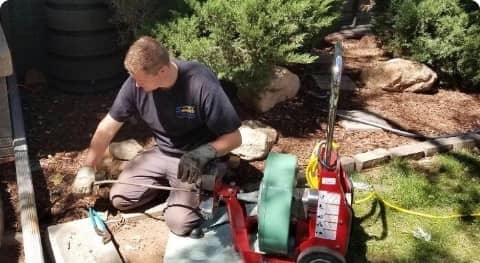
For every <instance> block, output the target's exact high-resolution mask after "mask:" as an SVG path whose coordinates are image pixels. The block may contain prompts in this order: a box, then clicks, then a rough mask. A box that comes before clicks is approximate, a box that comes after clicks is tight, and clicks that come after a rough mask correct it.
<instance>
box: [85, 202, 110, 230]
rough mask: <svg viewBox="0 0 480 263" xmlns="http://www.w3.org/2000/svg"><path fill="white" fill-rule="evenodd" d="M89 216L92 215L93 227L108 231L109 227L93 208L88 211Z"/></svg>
mask: <svg viewBox="0 0 480 263" xmlns="http://www.w3.org/2000/svg"><path fill="white" fill-rule="evenodd" d="M88 214H89V215H90V221H91V222H92V225H93V227H96V228H98V230H100V231H102V232H103V231H105V230H107V226H106V225H105V222H103V220H102V218H101V217H100V216H99V215H98V213H97V211H95V210H94V209H93V208H91V207H90V208H89V209H88Z"/></svg>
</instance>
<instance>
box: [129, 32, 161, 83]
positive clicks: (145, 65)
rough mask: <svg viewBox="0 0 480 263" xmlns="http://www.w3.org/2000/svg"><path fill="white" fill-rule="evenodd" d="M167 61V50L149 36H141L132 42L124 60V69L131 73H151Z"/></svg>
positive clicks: (154, 72)
mask: <svg viewBox="0 0 480 263" xmlns="http://www.w3.org/2000/svg"><path fill="white" fill-rule="evenodd" d="M169 63H170V56H169V54H168V50H167V49H166V48H165V47H164V46H163V45H162V44H161V43H160V42H158V41H157V40H155V39H153V38H151V37H149V36H142V37H140V38H139V39H138V40H136V41H135V42H133V44H132V45H131V46H130V48H129V49H128V51H127V55H126V56H125V60H124V65H125V69H126V70H127V71H128V72H130V73H133V74H135V73H138V72H139V71H143V72H145V73H147V74H152V75H153V74H156V73H157V72H158V70H160V68H161V67H163V66H165V65H168V64H169Z"/></svg>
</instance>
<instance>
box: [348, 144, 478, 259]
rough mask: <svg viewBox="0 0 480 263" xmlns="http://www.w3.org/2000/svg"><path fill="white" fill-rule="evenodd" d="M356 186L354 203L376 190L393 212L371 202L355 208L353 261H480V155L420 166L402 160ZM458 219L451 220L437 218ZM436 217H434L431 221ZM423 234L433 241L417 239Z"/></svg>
mask: <svg viewBox="0 0 480 263" xmlns="http://www.w3.org/2000/svg"><path fill="white" fill-rule="evenodd" d="M352 179H353V181H355V182H364V183H368V184H369V185H370V186H371V187H372V190H363V191H361V190H360V189H355V200H357V202H358V200H361V199H362V198H365V197H368V195H369V193H370V192H371V191H374V192H376V193H377V194H378V196H380V197H381V198H382V199H383V200H385V201H387V202H388V203H389V204H394V205H396V206H398V207H401V208H403V209H406V210H409V211H414V212H418V213H422V214H425V216H419V215H412V214H408V213H406V212H402V211H398V210H395V209H392V208H391V207H389V206H388V204H386V203H384V202H381V201H379V199H377V198H372V199H369V200H367V201H363V202H360V203H357V204H354V206H353V208H354V211H355V219H354V221H353V224H352V236H351V239H350V242H351V244H350V251H349V255H348V260H349V262H422V263H423V262H480V217H478V216H477V217H474V216H465V217H455V216H456V215H471V214H474V213H476V214H477V215H479V214H480V153H479V152H478V151H474V152H465V151H461V152H450V153H446V154H441V155H437V156H435V157H432V158H431V159H424V160H421V161H418V162H414V161H406V160H402V159H397V160H393V161H391V162H390V163H389V164H387V165H385V166H383V167H381V168H377V169H373V170H370V171H367V172H362V173H359V174H354V175H353V177H352ZM449 215H454V217H452V218H436V217H444V216H445V217H446V216H449ZM432 217H433V218H432ZM419 229H421V230H423V231H424V232H425V233H427V235H428V234H429V235H430V237H431V238H430V241H426V240H424V239H423V238H417V237H415V236H414V232H415V231H417V233H418V231H419Z"/></svg>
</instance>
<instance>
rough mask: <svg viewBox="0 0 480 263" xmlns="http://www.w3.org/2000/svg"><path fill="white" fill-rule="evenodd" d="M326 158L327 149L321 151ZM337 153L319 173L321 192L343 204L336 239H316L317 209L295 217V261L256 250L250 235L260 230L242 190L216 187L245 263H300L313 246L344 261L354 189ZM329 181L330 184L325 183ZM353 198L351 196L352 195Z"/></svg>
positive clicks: (221, 185)
mask: <svg viewBox="0 0 480 263" xmlns="http://www.w3.org/2000/svg"><path fill="white" fill-rule="evenodd" d="M321 154H322V155H324V150H322V151H321ZM337 158H338V157H337V154H336V153H335V152H332V155H331V161H330V164H332V166H330V167H328V168H327V167H325V165H320V166H319V169H318V171H317V175H318V178H319V182H322V181H323V182H324V183H323V184H321V183H320V185H319V189H318V190H319V192H323V191H325V192H328V193H334V194H338V195H339V196H340V203H339V208H338V223H337V229H336V231H335V232H336V238H335V239H334V240H329V239H324V238H320V237H318V236H316V233H315V232H316V229H317V211H316V210H317V209H312V210H310V211H308V216H307V219H306V220H301V219H295V218H292V221H291V223H292V225H293V228H292V229H294V231H295V241H296V243H295V251H294V252H293V255H294V257H293V258H287V257H282V256H277V255H268V254H263V253H259V252H256V251H254V250H253V249H252V248H251V246H250V242H249V240H250V239H249V234H251V233H254V232H255V230H256V228H257V217H256V216H248V215H247V214H246V209H245V206H244V204H242V203H241V202H240V201H239V200H238V198H237V194H238V193H239V190H240V189H239V188H238V187H237V186H231V185H226V184H218V185H216V186H215V191H214V192H215V193H216V194H217V195H218V197H220V199H221V200H223V201H224V202H225V203H226V206H227V210H228V217H229V220H230V226H231V231H232V237H233V244H234V247H235V249H236V250H237V251H238V253H239V254H240V256H241V258H242V259H243V261H244V262H246V263H257V262H268V263H287V262H288V263H291V262H297V259H298V257H299V255H300V254H301V253H302V252H303V251H306V250H307V249H309V248H312V247H319V248H325V249H327V251H329V252H330V253H333V254H335V256H336V257H337V258H341V259H344V256H345V255H346V253H347V250H348V242H349V238H350V229H351V219H352V209H351V201H350V200H352V190H353V189H352V186H351V183H350V180H349V179H348V177H347V174H346V172H345V170H344V169H343V167H342V165H341V164H340V162H339V161H338V160H337ZM325 182H329V183H325ZM349 195H350V196H349Z"/></svg>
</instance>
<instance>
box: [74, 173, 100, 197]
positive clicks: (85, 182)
mask: <svg viewBox="0 0 480 263" xmlns="http://www.w3.org/2000/svg"><path fill="white" fill-rule="evenodd" d="M93 182H95V170H94V169H93V168H92V167H90V166H84V167H82V168H80V170H78V172H77V175H76V176H75V179H74V180H73V184H72V192H73V193H74V194H90V193H91V192H92V186H93Z"/></svg>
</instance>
